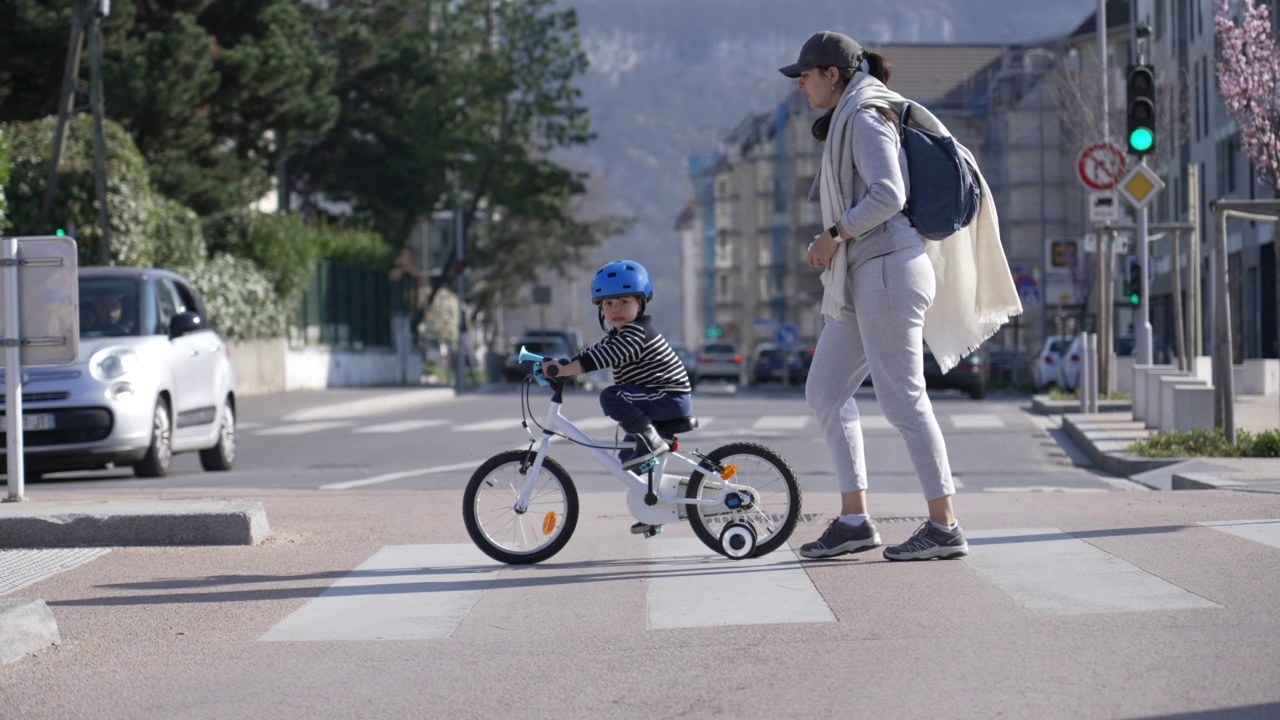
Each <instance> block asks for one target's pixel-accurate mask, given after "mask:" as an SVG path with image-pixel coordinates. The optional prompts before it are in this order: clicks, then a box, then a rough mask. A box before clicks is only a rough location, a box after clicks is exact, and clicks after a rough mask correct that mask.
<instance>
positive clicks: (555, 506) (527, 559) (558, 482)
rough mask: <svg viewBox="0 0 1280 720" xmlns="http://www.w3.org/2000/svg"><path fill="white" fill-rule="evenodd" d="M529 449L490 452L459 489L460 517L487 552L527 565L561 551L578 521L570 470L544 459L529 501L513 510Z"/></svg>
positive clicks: (529, 458) (530, 459)
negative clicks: (495, 453) (523, 507)
mask: <svg viewBox="0 0 1280 720" xmlns="http://www.w3.org/2000/svg"><path fill="white" fill-rule="evenodd" d="M534 455H535V454H534V453H533V452H531V451H529V450H509V451H507V452H504V453H499V454H497V455H494V456H493V457H491V458H489V459H488V460H487V461H485V463H484V464H483V465H481V466H480V468H479V469H478V470H476V471H475V473H474V474H472V476H471V480H469V481H468V482H467V489H466V491H465V492H463V494H462V521H463V523H464V524H465V525H466V526H467V534H468V535H470V536H471V541H472V542H474V543H475V544H476V547H478V548H480V549H481V550H482V551H483V552H484V554H485V555H488V556H489V557H491V558H493V559H494V560H498V561H500V562H504V563H507V564H509V565H531V564H533V563H538V562H542V561H543V560H546V559H547V558H549V557H551V556H552V555H555V554H556V553H558V552H560V549H561V548H563V547H564V546H565V543H567V542H569V538H570V537H572V536H573V531H574V529H575V528H576V527H577V526H578V491H577V490H576V489H575V488H574V487H573V481H572V480H570V479H569V473H568V472H566V471H565V469H564V467H563V466H561V465H560V463H558V462H556V461H555V460H552V459H551V458H549V457H547V458H543V459H542V468H541V469H540V470H539V471H538V476H537V478H535V480H534V485H533V494H532V495H531V496H530V497H529V507H528V508H526V509H525V510H524V512H517V510H516V501H517V500H519V499H520V490H521V489H522V488H523V487H524V478H525V473H526V472H528V470H529V466H530V465H531V464H532V463H533V459H534Z"/></svg>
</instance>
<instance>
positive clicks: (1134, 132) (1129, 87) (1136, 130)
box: [1125, 65, 1156, 155]
mask: <svg viewBox="0 0 1280 720" xmlns="http://www.w3.org/2000/svg"><path fill="white" fill-rule="evenodd" d="M1125 117H1126V118H1127V120H1128V126H1129V132H1128V135H1127V137H1128V138H1129V152H1131V153H1133V154H1134V155H1146V154H1147V153H1149V152H1151V151H1152V150H1154V149H1155V145H1156V72H1155V68H1154V67H1152V66H1150V65H1130V66H1129V75H1128V81H1127V82H1126V83H1125Z"/></svg>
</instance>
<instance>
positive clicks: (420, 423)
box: [351, 420, 449, 435]
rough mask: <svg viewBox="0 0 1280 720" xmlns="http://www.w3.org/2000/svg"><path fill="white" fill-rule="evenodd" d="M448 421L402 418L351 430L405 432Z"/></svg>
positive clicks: (370, 432)
mask: <svg viewBox="0 0 1280 720" xmlns="http://www.w3.org/2000/svg"><path fill="white" fill-rule="evenodd" d="M448 422H449V421H448V420H401V421H399V422H389V423H382V424H380V425H367V426H365V427H359V428H356V429H355V430H352V431H351V432H354V433H357V434H360V435H365V434H375V433H403V432H409V431H411V430H422V429H423V428H429V427H439V426H441V425H445V424H447V423H448Z"/></svg>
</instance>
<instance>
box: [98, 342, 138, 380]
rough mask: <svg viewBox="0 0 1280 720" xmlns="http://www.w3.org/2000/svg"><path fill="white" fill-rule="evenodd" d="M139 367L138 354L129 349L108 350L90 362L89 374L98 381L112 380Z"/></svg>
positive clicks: (100, 352)
mask: <svg viewBox="0 0 1280 720" xmlns="http://www.w3.org/2000/svg"><path fill="white" fill-rule="evenodd" d="M137 365H138V353H136V352H134V351H133V350H130V349H129V348H121V347H114V348H107V349H105V350H102V351H99V352H98V353H97V354H95V355H94V356H93V358H92V359H90V360H89V374H90V375H92V376H93V377H94V378H95V379H97V380H111V379H113V378H118V377H121V376H122V375H124V374H125V373H128V372H129V371H130V370H132V369H134V368H135V367H137Z"/></svg>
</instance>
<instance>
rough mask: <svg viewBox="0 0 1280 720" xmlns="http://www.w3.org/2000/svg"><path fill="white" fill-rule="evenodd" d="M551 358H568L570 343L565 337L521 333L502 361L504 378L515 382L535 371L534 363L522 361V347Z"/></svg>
mask: <svg viewBox="0 0 1280 720" xmlns="http://www.w3.org/2000/svg"><path fill="white" fill-rule="evenodd" d="M522 347H523V348H524V349H526V350H528V351H529V352H531V353H535V354H537V355H541V356H543V357H549V358H568V357H569V356H570V355H571V354H572V353H570V352H569V345H568V343H566V342H565V340H564V338H562V337H559V336H555V335H521V336H520V337H518V338H516V339H515V341H514V342H512V343H511V352H510V354H508V355H507V358H506V359H505V360H503V361H502V379H503V380H509V381H513V382H519V381H521V380H524V379H525V377H526V376H528V375H529V374H530V373H532V372H533V363H528V362H526V363H522V362H520V348H522Z"/></svg>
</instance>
